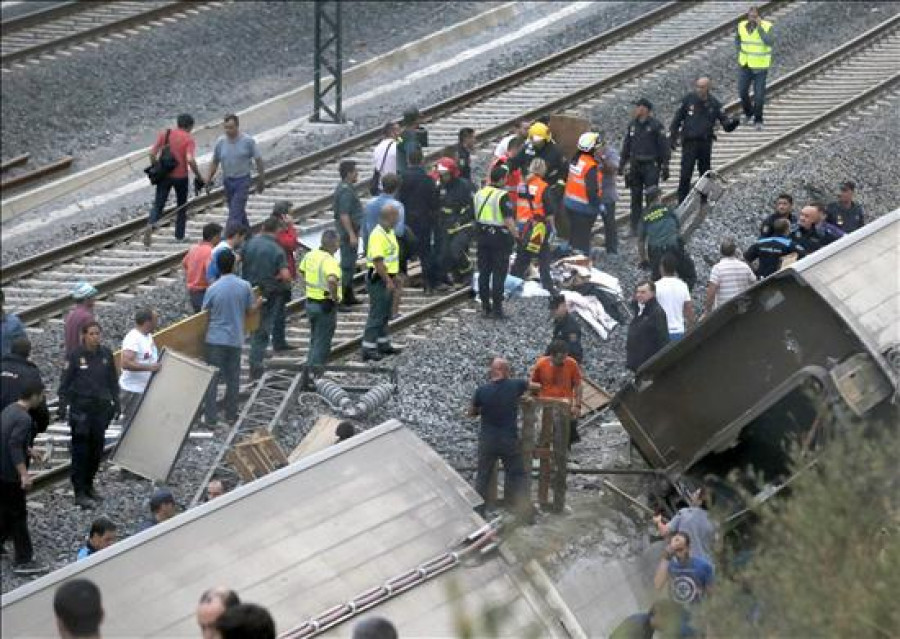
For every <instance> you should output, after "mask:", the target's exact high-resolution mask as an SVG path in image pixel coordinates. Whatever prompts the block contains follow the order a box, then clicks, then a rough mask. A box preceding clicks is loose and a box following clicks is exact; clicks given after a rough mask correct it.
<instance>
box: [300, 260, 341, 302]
mask: <svg viewBox="0 0 900 639" xmlns="http://www.w3.org/2000/svg"><path fill="white" fill-rule="evenodd" d="M328 260H332V261H334V263H335V266H337V260H335V259H334V256H332V255H331V254H329V253H327V252H326V251H323V250H322V249H316V250H315V251H312V252H310V253H309V254H308V255H307V256H306V257H304V258H303V261H302V262H301V263H300V270H301V272H302V273H303V281H304V282H305V283H306V297H307V298H308V299H311V300H324V299H328V297H330V295H329V291H328V275H327V274H326V273H325V266H326V265H327V264H328ZM338 280H340V278H338ZM337 288H338V292H340V281H339V282H338V287H337Z"/></svg>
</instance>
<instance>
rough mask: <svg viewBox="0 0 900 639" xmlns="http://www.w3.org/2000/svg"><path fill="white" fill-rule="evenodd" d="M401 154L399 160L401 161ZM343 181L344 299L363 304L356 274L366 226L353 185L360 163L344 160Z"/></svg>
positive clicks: (337, 208)
mask: <svg viewBox="0 0 900 639" xmlns="http://www.w3.org/2000/svg"><path fill="white" fill-rule="evenodd" d="M400 155H401V154H400V153H399V151H398V153H397V162H398V164H399V161H400ZM338 172H339V173H340V176H341V181H340V182H339V183H338V185H337V188H335V190H334V205H333V206H334V224H335V228H336V229H337V232H338V237H340V238H341V284H342V286H343V287H344V290H343V294H342V300H343V304H345V305H347V306H355V305H357V304H362V302H361V301H359V300H358V299H356V295H355V294H354V293H353V275H354V273H356V256H357V253H358V251H359V229H360V226H362V219H363V208H362V203H361V202H360V201H359V196H358V195H357V194H356V189H355V188H354V187H353V185H354V184H356V180H357V177H358V175H359V173H358V171H357V168H356V162H354V161H353V160H344V161H342V162H341V164H340V166H339V167H338Z"/></svg>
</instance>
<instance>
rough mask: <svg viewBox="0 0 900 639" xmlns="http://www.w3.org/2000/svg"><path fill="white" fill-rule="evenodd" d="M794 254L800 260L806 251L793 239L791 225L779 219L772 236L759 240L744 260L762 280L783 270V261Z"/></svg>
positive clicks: (749, 249)
mask: <svg viewBox="0 0 900 639" xmlns="http://www.w3.org/2000/svg"><path fill="white" fill-rule="evenodd" d="M792 253H796V255H797V258H798V259H799V258H801V257H803V256H804V255H805V254H806V251H805V250H804V248H803V247H802V246H800V245H799V244H797V242H795V241H794V240H793V239H791V223H790V222H788V221H787V220H786V219H784V218H779V219H777V220H775V222H774V223H773V224H772V235H770V236H769V237H761V238H759V239H758V240H757V241H756V242H755V243H754V244H753V245H752V246H751V247H750V248H748V249H747V250H746V252H745V253H744V259H745V260H746V261H747V264H749V265H750V268H752V269H753V272H754V273H756V276H757V277H759V278H760V279H762V278H764V277H769V276H770V275H772V273H775V272H777V271H778V269H780V268H781V260H782V259H784V258H785V257H787V256H788V255H791V254H792ZM754 262H756V265H755V266H754Z"/></svg>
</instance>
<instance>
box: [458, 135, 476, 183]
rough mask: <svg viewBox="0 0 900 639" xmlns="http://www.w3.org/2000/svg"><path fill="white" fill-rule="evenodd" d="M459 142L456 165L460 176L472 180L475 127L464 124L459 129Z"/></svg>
mask: <svg viewBox="0 0 900 639" xmlns="http://www.w3.org/2000/svg"><path fill="white" fill-rule="evenodd" d="M458 137H459V144H457V145H456V165H457V166H458V167H459V177H461V178H462V179H464V180H468V181H469V182H471V181H472V150H473V149H474V148H475V129H473V128H472V127H468V126H464V127H463V128H461V129H460V130H459V136H458Z"/></svg>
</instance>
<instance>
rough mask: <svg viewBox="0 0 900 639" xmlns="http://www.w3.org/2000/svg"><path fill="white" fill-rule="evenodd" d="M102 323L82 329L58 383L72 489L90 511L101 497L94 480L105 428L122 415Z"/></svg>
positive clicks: (80, 504) (116, 375)
mask: <svg viewBox="0 0 900 639" xmlns="http://www.w3.org/2000/svg"><path fill="white" fill-rule="evenodd" d="M101 340H102V331H101V330H100V324H98V323H97V322H91V323H89V324H88V325H87V326H85V327H84V328H83V329H82V338H81V346H79V347H78V348H77V349H75V351H74V352H73V353H72V354H71V355H70V356H69V359H68V362H67V363H66V368H65V371H64V372H63V374H62V378H61V379H60V382H59V409H58V411H57V416H58V417H59V419H60V420H64V419H66V414H67V413H68V418H69V428H70V429H71V430H72V475H71V477H72V488H73V489H74V492H75V505H76V506H78V507H79V508H91V507H93V505H94V502H98V501H102V497H101V496H100V495H99V494H97V491H96V490H94V477H95V476H96V475H97V469H98V468H100V460H101V459H103V448H104V446H105V444H106V429H107V428H109V424H110V422H111V421H112V420H113V419H114V418H115V417H117V416H118V415H119V414H120V413H121V407H120V405H119V373H118V371H117V370H116V362H115V358H114V357H113V353H112V351H111V350H110V349H109V348H107V347H106V346H104V345H103V344H102V343H101Z"/></svg>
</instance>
